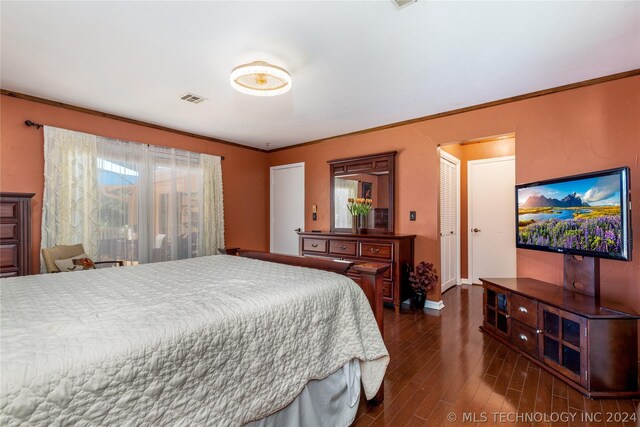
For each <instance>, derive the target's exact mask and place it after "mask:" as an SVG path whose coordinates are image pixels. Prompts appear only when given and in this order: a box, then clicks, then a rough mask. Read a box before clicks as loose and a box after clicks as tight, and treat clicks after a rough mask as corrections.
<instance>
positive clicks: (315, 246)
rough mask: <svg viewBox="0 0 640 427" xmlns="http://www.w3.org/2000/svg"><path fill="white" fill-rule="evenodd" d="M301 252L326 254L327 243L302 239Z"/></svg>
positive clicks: (323, 240)
mask: <svg viewBox="0 0 640 427" xmlns="http://www.w3.org/2000/svg"><path fill="white" fill-rule="evenodd" d="M302 250H303V251H306V252H322V253H327V241H326V240H325V239H304V240H303V241H302Z"/></svg>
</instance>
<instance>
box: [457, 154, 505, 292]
mask: <svg viewBox="0 0 640 427" xmlns="http://www.w3.org/2000/svg"><path fill="white" fill-rule="evenodd" d="M467 170H468V179H469V182H468V189H469V277H470V278H471V279H472V281H473V283H480V280H479V278H481V277H515V276H516V222H515V221H516V220H515V209H516V205H515V184H516V159H515V157H513V156H507V157H498V158H494V159H484V160H472V161H469V162H468V163H467Z"/></svg>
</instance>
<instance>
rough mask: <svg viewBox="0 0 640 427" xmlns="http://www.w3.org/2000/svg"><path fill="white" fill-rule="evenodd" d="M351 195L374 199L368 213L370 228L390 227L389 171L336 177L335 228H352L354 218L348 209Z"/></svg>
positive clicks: (368, 225)
mask: <svg viewBox="0 0 640 427" xmlns="http://www.w3.org/2000/svg"><path fill="white" fill-rule="evenodd" d="M351 197H353V198H356V197H362V198H369V199H372V200H373V204H372V209H371V211H370V212H369V214H368V215H367V221H366V222H367V228H368V229H381V231H384V230H386V229H387V228H388V226H389V172H378V173H376V174H354V175H343V176H339V177H338V176H337V177H334V208H335V209H334V211H335V218H334V220H335V228H343V229H350V228H351V225H352V221H353V219H352V216H351V213H350V212H349V209H347V199H349V198H351Z"/></svg>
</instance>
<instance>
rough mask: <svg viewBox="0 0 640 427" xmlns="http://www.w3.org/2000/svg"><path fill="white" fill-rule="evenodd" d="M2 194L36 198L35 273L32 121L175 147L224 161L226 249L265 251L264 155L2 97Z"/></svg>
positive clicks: (37, 147) (36, 135) (35, 133)
mask: <svg viewBox="0 0 640 427" xmlns="http://www.w3.org/2000/svg"><path fill="white" fill-rule="evenodd" d="M0 111H1V113H2V114H1V117H0V119H1V121H0V125H1V126H0V191H14V192H26V193H36V195H35V196H34V198H33V205H32V209H33V215H32V230H31V231H32V239H31V244H32V265H31V271H32V272H33V273H37V272H39V268H40V267H39V265H40V256H39V252H40V231H41V230H40V227H41V217H42V193H43V189H44V176H43V170H44V153H43V149H44V147H43V144H44V142H43V131H42V129H40V130H36V129H35V128H33V127H27V126H25V125H24V121H25V120H32V121H34V122H37V123H43V124H47V125H50V126H56V127H61V128H65V129H71V130H75V131H79V132H86V133H91V134H96V135H101V136H107V137H112V138H119V139H123V140H128V141H135V142H141V143H147V144H154V145H160V146H166V147H175V148H180V149H183V150H189V151H195V152H199V153H207V154H215V155H220V156H224V157H225V160H224V161H223V162H222V176H223V185H224V210H225V239H226V245H227V246H229V247H231V246H239V247H243V248H252V249H258V250H268V248H269V244H268V242H269V240H268V239H269V235H268V233H269V231H268V226H267V224H268V210H265V209H259V208H258V209H256V206H266V205H267V204H268V187H267V183H268V178H267V176H268V167H267V163H266V158H267V155H266V154H265V153H262V152H259V151H253V150H248V149H244V148H239V147H234V146H231V145H226V144H220V143H216V142H212V141H207V140H204V139H199V138H194V137H189V136H183V135H180V134H177V133H173V132H168V131H163V130H157V129H153V128H149V127H146V126H140V125H134V124H130V123H125V122H122V121H119V120H113V119H108V118H104V117H100V116H95V115H91V114H85V113H80V112H76V111H72V110H67V109H64V108H60V107H54V106H50V105H46V104H41V103H37V102H32V101H26V100H22V99H17V98H12V97H10V96H6V95H3V96H0Z"/></svg>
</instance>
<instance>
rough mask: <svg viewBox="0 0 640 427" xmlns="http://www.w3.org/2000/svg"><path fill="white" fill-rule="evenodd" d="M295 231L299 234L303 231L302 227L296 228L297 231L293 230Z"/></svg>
mask: <svg viewBox="0 0 640 427" xmlns="http://www.w3.org/2000/svg"><path fill="white" fill-rule="evenodd" d="M293 231H295V232H296V233H299V232H301V231H302V230H301V229H300V227H298V228H296V229H295V230H293Z"/></svg>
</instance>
